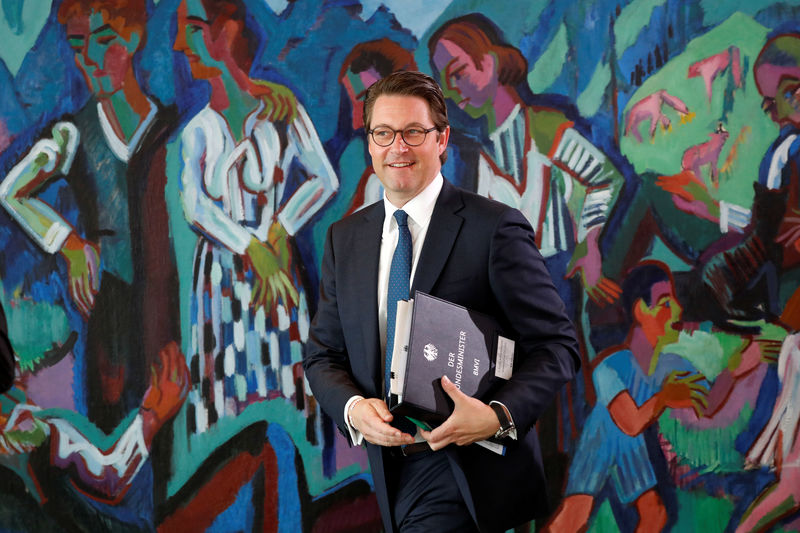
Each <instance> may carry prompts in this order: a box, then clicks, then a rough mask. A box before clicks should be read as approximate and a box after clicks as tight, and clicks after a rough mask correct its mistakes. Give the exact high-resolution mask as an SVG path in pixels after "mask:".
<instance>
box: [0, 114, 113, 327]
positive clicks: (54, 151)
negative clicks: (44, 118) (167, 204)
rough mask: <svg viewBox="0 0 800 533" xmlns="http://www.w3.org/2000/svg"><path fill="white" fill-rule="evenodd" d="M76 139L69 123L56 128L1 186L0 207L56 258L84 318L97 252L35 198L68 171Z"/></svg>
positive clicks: (95, 282) (95, 278)
mask: <svg viewBox="0 0 800 533" xmlns="http://www.w3.org/2000/svg"><path fill="white" fill-rule="evenodd" d="M79 140H80V134H79V132H78V129H77V128H76V127H75V125H74V124H72V123H71V122H58V123H56V124H55V125H54V126H53V128H52V138H50V139H41V140H39V141H38V142H37V143H36V144H34V145H33V148H31V150H30V151H29V152H28V154H27V155H26V156H25V157H23V158H22V160H21V161H20V162H19V163H17V164H16V165H15V166H14V168H12V169H11V172H9V173H8V175H7V176H6V177H5V179H4V180H3V182H2V183H0V203H1V204H2V205H3V207H4V208H5V209H6V210H7V211H8V213H9V214H10V215H11V217H12V218H14V220H16V221H17V223H18V224H19V225H20V227H21V228H22V229H23V231H25V233H27V234H28V236H29V237H30V238H31V239H32V240H33V241H34V242H35V243H36V244H37V245H38V246H39V247H40V248H41V249H42V250H44V251H45V252H47V253H49V254H52V253H55V252H60V253H61V255H62V256H63V257H64V260H65V261H66V262H67V267H68V271H69V289H70V295H71V296H72V299H73V301H74V302H75V305H76V306H77V307H78V310H79V311H80V312H81V314H82V315H83V316H84V317H87V316H88V315H89V313H90V311H91V309H92V308H93V307H94V295H95V294H97V291H98V290H99V287H100V252H99V248H98V246H97V244H95V243H92V242H89V241H87V240H85V239H83V238H81V237H80V236H79V235H78V233H77V232H76V231H74V230H73V228H72V226H71V225H70V224H69V222H67V221H66V220H65V219H64V218H63V217H62V216H61V215H60V214H59V213H58V212H56V211H55V210H54V209H53V208H52V207H51V206H49V205H48V204H47V203H45V202H43V201H42V200H39V199H38V198H37V197H36V196H35V195H36V192H37V191H38V190H39V189H40V188H42V187H43V186H44V185H46V184H47V183H48V182H49V181H50V180H51V179H53V178H55V177H56V176H61V175H64V174H66V173H68V172H69V170H70V168H71V167H72V162H73V161H74V159H75V154H76V152H77V149H78V142H79Z"/></svg>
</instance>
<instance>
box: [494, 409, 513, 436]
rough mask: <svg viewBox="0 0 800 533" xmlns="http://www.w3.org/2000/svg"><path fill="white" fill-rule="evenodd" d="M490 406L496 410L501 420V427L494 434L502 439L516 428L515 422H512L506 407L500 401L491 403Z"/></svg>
mask: <svg viewBox="0 0 800 533" xmlns="http://www.w3.org/2000/svg"><path fill="white" fill-rule="evenodd" d="M489 407H491V408H492V409H493V410H494V412H495V414H496V415H497V420H498V421H499V422H500V429H498V430H497V433H495V434H494V436H495V438H498V439H501V438H503V437H506V436H508V434H509V433H511V431H512V430H513V429H514V424H512V423H511V420H510V419H509V418H508V415H507V414H506V409H505V407H503V405H502V404H500V403H498V402H492V403H490V404H489Z"/></svg>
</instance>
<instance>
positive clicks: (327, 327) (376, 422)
mask: <svg viewBox="0 0 800 533" xmlns="http://www.w3.org/2000/svg"><path fill="white" fill-rule="evenodd" d="M333 233H334V229H333V227H331V228H330V229H328V235H327V238H326V239H325V251H324V255H323V259H322V275H321V282H320V299H319V304H318V306H317V313H316V315H314V320H313V322H312V323H311V330H310V332H309V339H308V342H307V343H306V347H305V354H304V357H303V368H304V370H305V373H306V377H307V378H308V382H309V384H310V385H311V390H312V391H314V397H315V398H316V399H317V401H319V403H320V405H321V406H322V408H323V409H324V410H325V412H326V413H328V415H329V416H330V417H331V418H333V420H334V421H335V422H336V425H337V426H338V427H339V430H340V431H341V432H342V433H343V434H344V435H345V436H347V437H348V438H350V437H351V433H350V431H349V430H348V429H349V428H350V427H351V426H350V420H352V422H353V425H352V427H353V428H354V429H356V430H358V431H359V432H361V434H362V435H363V436H364V438H365V439H366V440H367V441H368V442H371V443H373V444H378V445H382V446H398V445H401V444H410V443H411V442H413V441H414V439H413V437H412V436H411V435H408V434H405V433H402V432H401V431H400V430H398V429H396V428H393V427H392V426H390V425H389V422H391V420H392V415H391V413H389V409H388V408H387V406H386V404H385V402H384V401H383V400H381V399H379V398H365V399H364V400H361V401H359V402H356V403H355V405H354V406H353V407H352V409H349V410H348V411H349V413H346V412H345V406H346V405H347V403H348V401H349V400H350V399H351V398H353V397H354V396H365V394H364V391H362V390H361V388H360V387H359V386H358V385H357V384H356V382H355V380H354V378H353V373H352V370H351V367H350V359H349V358H350V354H349V353H348V351H347V346H346V343H345V334H344V331H343V327H342V323H341V319H340V315H339V307H338V305H337V295H336V254H335V248H336V247H335V246H334V235H333ZM369 311H370V310H366V312H369ZM356 356H361V357H366V354H356ZM347 418H349V419H350V420H347Z"/></svg>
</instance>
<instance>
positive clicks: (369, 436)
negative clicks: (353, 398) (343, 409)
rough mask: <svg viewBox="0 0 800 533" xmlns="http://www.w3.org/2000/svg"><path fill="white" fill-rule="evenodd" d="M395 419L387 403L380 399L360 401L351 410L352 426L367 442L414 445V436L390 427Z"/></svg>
mask: <svg viewBox="0 0 800 533" xmlns="http://www.w3.org/2000/svg"><path fill="white" fill-rule="evenodd" d="M393 418H394V417H393V416H392V413H390V412H389V407H387V406H386V402H384V401H383V400H380V399H378V398H365V399H363V400H360V401H358V402H357V403H356V404H355V405H354V406H353V408H352V409H351V410H350V423H351V425H352V426H353V428H355V429H357V430H358V431H360V432H361V434H362V435H364V438H365V439H366V440H367V442H370V443H372V444H377V445H378V446H402V445H405V444H412V443H413V442H414V437H413V436H412V435H409V434H408V433H403V432H402V431H400V430H399V429H397V428H395V427H392V426H390V425H389V423H390V422H391V421H392V420H393Z"/></svg>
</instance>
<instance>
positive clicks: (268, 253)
mask: <svg viewBox="0 0 800 533" xmlns="http://www.w3.org/2000/svg"><path fill="white" fill-rule="evenodd" d="M267 241H268V242H267V243H262V242H261V241H259V240H258V239H256V238H255V237H254V238H253V239H252V240H251V241H250V244H249V245H248V247H247V252H246V254H247V258H248V259H249V260H250V263H251V265H252V267H253V270H254V273H255V277H256V280H255V283H254V290H253V299H252V301H253V304H254V305H255V307H256V308H258V307H259V306H264V308H265V309H266V310H267V311H269V312H273V311H274V310H275V309H276V307H277V305H278V303H283V305H284V307H286V311H287V313H288V312H289V310H290V308H291V307H292V306H295V305H297V301H298V294H297V289H296V288H295V286H294V284H293V283H292V275H291V264H290V259H291V254H290V253H289V243H288V234H287V233H286V230H285V229H283V226H281V225H280V223H278V222H273V224H272V226H271V227H270V229H269V235H268V236H267Z"/></svg>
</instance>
